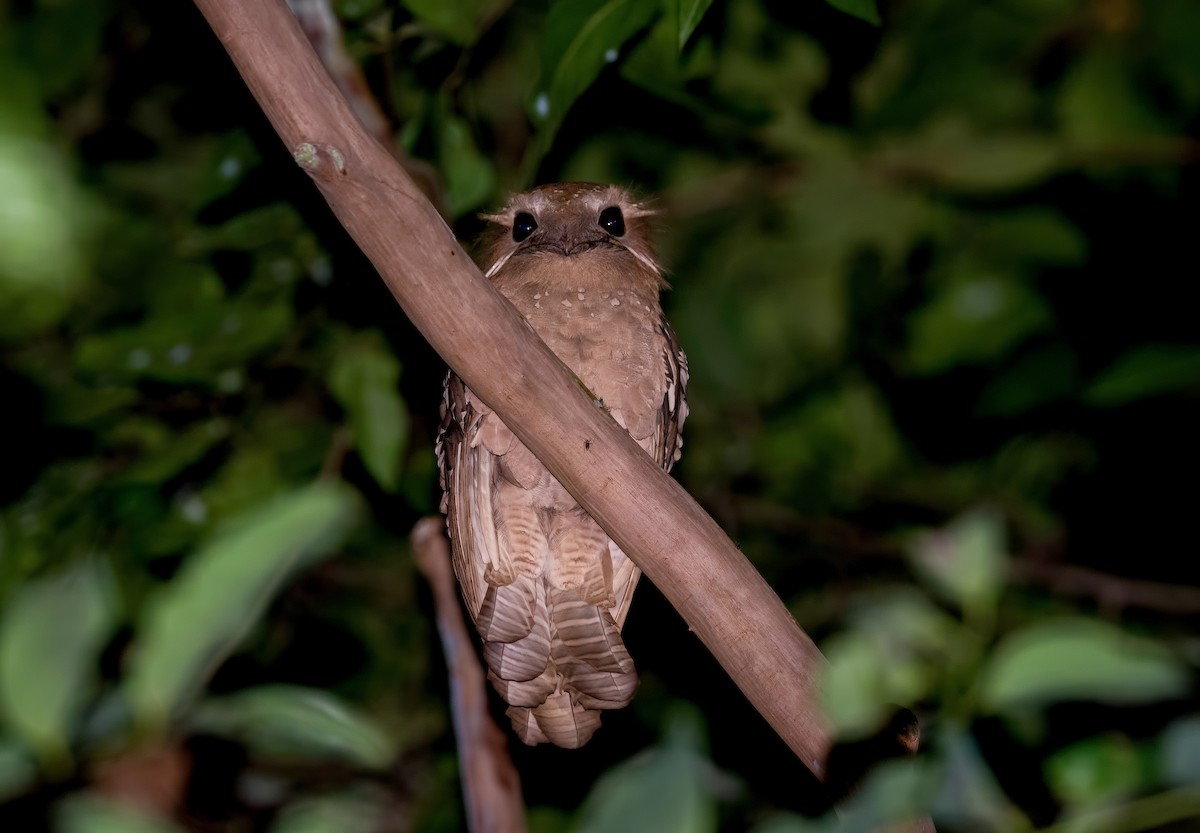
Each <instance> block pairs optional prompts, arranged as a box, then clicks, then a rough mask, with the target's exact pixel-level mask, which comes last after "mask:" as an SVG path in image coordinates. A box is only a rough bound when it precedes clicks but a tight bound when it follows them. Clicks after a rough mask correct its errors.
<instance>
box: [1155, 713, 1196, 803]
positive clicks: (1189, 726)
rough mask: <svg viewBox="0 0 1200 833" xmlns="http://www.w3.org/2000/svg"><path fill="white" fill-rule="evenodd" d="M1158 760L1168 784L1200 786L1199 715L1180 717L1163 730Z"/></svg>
mask: <svg viewBox="0 0 1200 833" xmlns="http://www.w3.org/2000/svg"><path fill="white" fill-rule="evenodd" d="M1160 759H1161V769H1162V773H1163V780H1164V781H1166V782H1167V783H1168V784H1171V785H1172V786H1178V787H1186V786H1196V785H1200V715H1190V716H1188V717H1182V718H1180V719H1179V720H1176V721H1175V722H1174V723H1171V724H1170V725H1169V726H1167V728H1166V729H1164V730H1163V733H1162V749H1161V752H1160Z"/></svg>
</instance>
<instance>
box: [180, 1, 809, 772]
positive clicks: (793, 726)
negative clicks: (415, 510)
mask: <svg viewBox="0 0 1200 833" xmlns="http://www.w3.org/2000/svg"><path fill="white" fill-rule="evenodd" d="M196 5H197V6H198V7H199V8H200V10H201V12H202V13H203V14H204V16H205V17H206V18H207V19H208V22H209V24H210V25H211V26H212V28H213V31H214V32H215V33H216V34H217V36H218V37H219V38H220V40H221V42H222V43H223V44H224V46H225V48H226V49H227V50H228V52H229V54H230V57H231V58H232V59H233V61H234V63H235V64H236V66H237V68H238V71H239V72H240V73H241V75H242V78H243V79H244V80H245V81H246V84H247V86H248V87H249V88H250V91H251V92H252V93H253V94H254V97H255V98H256V99H257V100H258V103H259V104H260V105H261V106H262V108H263V111H264V112H265V113H266V115H267V117H268V118H269V119H270V121H271V123H272V124H273V125H274V127H275V130H276V131H277V132H278V133H279V136H280V138H282V139H283V142H284V144H285V145H286V146H287V147H288V148H289V149H290V150H291V152H292V153H293V155H294V156H295V158H296V161H297V162H298V163H299V164H300V165H301V167H303V168H304V169H305V170H306V171H307V172H308V173H309V174H310V175H311V176H312V178H313V180H314V182H315V183H316V184H317V187H318V188H320V190H321V192H322V194H323V195H324V196H325V199H326V200H327V201H328V202H329V206H330V208H332V209H333V212H334V213H335V214H336V215H337V217H338V219H339V220H340V221H341V222H342V224H343V225H344V226H345V227H346V229H347V230H348V231H349V232H350V234H351V235H352V236H353V237H354V239H355V241H356V242H357V243H358V244H359V246H360V247H361V248H362V250H363V252H364V253H365V254H366V255H367V257H368V258H369V259H370V260H371V262H372V263H373V264H374V265H375V267H376V269H378V270H379V274H380V275H381V276H382V277H383V280H384V281H385V282H386V283H387V285H388V287H389V288H390V289H391V291H392V293H393V294H394V295H395V297H396V300H397V301H398V302H399V303H400V306H401V307H403V309H404V311H405V313H407V314H408V316H409V318H411V319H412V321H413V323H414V324H415V325H416V326H417V328H418V329H419V330H420V331H421V332H422V333H423V334H424V336H425V337H426V338H427V339H428V340H429V343H430V344H431V345H432V346H433V348H434V349H435V350H437V352H438V353H439V354H441V356H442V358H444V359H445V360H446V362H447V363H448V364H449V365H450V366H451V367H452V368H454V370H455V372H456V373H458V374H459V375H460V376H461V377H462V378H463V380H464V381H466V383H467V384H468V385H469V386H470V387H471V389H472V390H474V391H475V392H476V393H477V394H478V395H479V397H480V398H481V399H482V400H483V401H484V402H486V403H487V404H488V405H489V406H491V407H492V408H493V409H495V411H496V413H498V414H499V415H500V416H501V418H503V420H504V421H505V423H507V424H508V425H509V426H510V427H511V428H512V429H513V431H514V432H515V433H516V435H517V436H518V437H519V438H520V439H521V440H522V442H524V443H525V444H526V445H527V446H528V447H529V448H530V449H531V450H532V451H533V452H534V453H535V454H536V455H537V456H538V457H539V458H540V459H541V460H542V462H543V463H544V464H545V465H546V467H547V468H549V469H550V471H551V472H552V473H553V474H554V475H555V477H557V478H558V479H559V480H560V481H561V482H562V483H563V485H564V486H566V488H567V489H568V491H570V492H571V494H572V495H574V497H575V498H576V499H577V500H578V501H579V503H580V505H582V506H583V507H584V508H585V509H586V510H587V511H588V512H589V513H591V515H592V516H593V517H594V518H595V519H596V520H597V521H598V522H599V523H600V525H601V526H602V527H603V528H604V529H605V531H607V532H608V533H609V534H610V535H611V536H612V537H613V539H614V540H615V541H616V542H617V543H618V544H619V545H620V546H621V548H622V549H624V550H625V552H627V553H629V555H630V557H632V558H633V559H634V561H635V562H636V563H637V564H638V566H640V567H641V568H642V570H643V571H644V572H645V574H646V575H647V576H649V578H650V579H651V580H652V581H653V582H654V583H655V584H656V585H657V586H658V587H659V589H661V590H662V592H663V594H664V595H665V596H666V597H667V599H668V600H669V601H670V602H671V604H672V605H674V606H675V609H676V610H678V611H679V613H680V614H681V615H682V616H683V618H684V619H685V620H686V621H687V623H688V625H689V626H690V627H691V628H692V630H693V631H694V632H695V633H696V634H697V635H698V636H699V637H700V639H701V640H703V642H704V644H705V645H706V646H707V647H708V648H709V650H710V651H712V652H713V654H714V655H715V656H716V658H717V660H718V661H719V662H720V663H721V665H722V666H723V667H724V668H725V669H726V671H728V673H729V675H730V676H731V677H732V678H733V680H734V681H735V682H736V683H737V684H738V686H739V687H740V688H741V689H742V691H743V692H744V693H745V694H746V696H747V697H748V698H749V699H750V701H751V702H752V703H753V704H754V706H755V707H756V708H757V709H758V710H759V712H760V713H761V714H762V715H763V716H764V717H765V718H766V719H767V720H768V721H769V722H770V724H771V725H772V726H773V727H774V728H775V730H776V731H777V732H778V733H779V735H780V737H782V738H783V739H784V741H786V742H787V744H788V745H789V746H790V747H791V748H792V749H793V750H794V751H795V753H796V754H797V755H798V756H799V757H800V759H801V760H802V761H803V762H804V764H805V765H807V766H808V767H809V768H810V769H812V770H813V771H814V772H816V773H817V774H818V775H820V774H821V771H822V769H823V762H824V760H825V755H826V752H827V749H828V746H829V737H830V736H829V729H828V725H827V723H826V720H825V718H824V716H823V715H822V712H821V709H820V705H819V696H818V690H817V676H818V673H819V671H820V666H821V664H822V662H823V661H822V658H821V655H820V652H819V651H818V650H817V648H816V646H815V645H814V644H813V643H812V641H811V640H810V639H809V638H808V637H807V636H806V635H805V634H804V632H803V631H801V630H800V628H799V627H798V626H797V625H796V623H795V620H793V619H792V617H791V615H790V614H789V613H788V611H787V609H786V608H785V607H784V605H783V603H782V602H781V601H780V600H779V598H778V597H777V596H776V595H775V593H774V592H773V591H772V590H771V588H770V586H768V585H767V583H766V582H765V581H764V580H763V578H762V576H760V575H759V574H758V572H757V571H756V570H755V569H754V567H753V566H752V565H751V564H750V563H749V562H748V561H747V560H746V559H745V557H744V556H743V555H742V554H741V552H740V551H739V550H738V548H737V547H736V546H735V545H734V544H733V542H732V541H730V540H729V538H728V537H726V535H725V534H724V532H723V531H722V530H721V528H720V527H719V526H717V524H716V522H714V521H713V520H712V518H710V517H709V516H708V515H707V514H706V513H705V512H704V510H703V509H701V508H700V507H699V506H698V505H697V504H696V502H695V501H694V500H692V499H691V497H690V496H689V495H688V494H687V493H686V492H685V491H684V490H683V488H682V487H681V486H680V485H679V484H678V483H676V482H675V481H674V480H672V479H671V478H670V477H669V476H668V475H666V474H665V473H664V472H663V471H662V470H661V469H660V468H659V467H658V466H657V465H655V463H654V461H653V460H651V459H650V457H649V456H648V455H647V454H646V453H645V452H644V451H642V449H641V448H640V447H639V446H638V445H637V444H636V443H635V442H634V441H633V440H632V439H631V438H630V437H629V435H628V434H626V433H625V432H624V431H623V430H622V429H621V428H620V427H619V426H618V425H617V424H616V423H615V422H614V421H613V420H612V419H611V418H610V417H609V416H608V414H607V413H605V412H604V411H603V410H602V409H601V408H599V407H597V405H596V403H595V402H594V401H593V400H592V399H591V398H590V396H589V395H588V394H587V392H586V391H585V390H583V388H582V387H581V386H580V385H579V383H578V380H576V379H575V378H574V377H573V376H572V374H571V373H570V371H568V370H567V369H566V367H565V366H564V365H563V364H562V363H561V362H560V361H559V360H558V359H557V357H555V356H554V354H553V353H551V352H550V350H549V349H548V348H546V346H545V345H544V344H542V342H541V341H540V340H539V339H538V338H537V336H536V335H535V334H534V332H533V329H532V328H531V327H530V326H529V325H528V324H527V323H526V322H525V321H524V320H523V319H522V318H521V317H520V315H519V314H518V313H517V312H516V310H515V309H514V308H513V307H512V306H511V305H510V304H509V303H508V302H507V301H506V300H505V299H504V298H503V297H502V296H501V295H500V294H499V293H498V292H497V291H496V290H495V289H494V288H493V287H492V286H491V284H489V283H488V282H487V281H486V280H485V279H484V278H483V276H482V275H481V274H480V273H479V270H478V269H477V268H476V267H475V265H474V264H473V263H472V262H471V261H470V259H469V258H468V257H467V256H466V255H465V254H464V253H463V250H462V249H461V248H460V247H459V245H458V242H457V241H456V240H455V238H454V235H453V233H452V232H451V231H450V229H449V228H448V227H447V226H446V224H445V223H444V222H443V221H442V219H441V218H440V217H439V216H438V214H437V212H436V211H435V210H434V209H433V207H432V206H430V204H429V203H428V201H426V200H425V198H424V197H423V196H421V194H420V192H419V191H418V190H417V188H416V187H415V186H414V185H413V183H412V181H411V180H410V179H409V178H408V177H407V176H406V175H405V173H404V172H403V170H402V169H401V168H400V166H399V165H397V164H396V161H395V160H394V159H393V158H392V157H391V155H390V154H388V152H387V151H386V150H384V149H383V148H382V147H380V145H379V144H377V143H376V142H375V141H374V140H373V139H371V138H370V137H369V136H368V135H367V134H366V133H365V132H364V131H363V129H362V128H361V127H360V125H359V124H358V122H357V120H356V119H355V117H354V115H353V113H352V112H351V111H350V109H349V108H348V107H347V105H346V102H345V100H344V99H343V98H342V96H341V95H340V94H339V93H338V91H337V89H336V88H335V87H334V85H333V84H332V83H331V82H330V80H329V77H328V75H327V74H326V73H325V70H324V69H323V68H322V67H321V64H320V62H319V60H318V59H317V57H316V55H314V53H313V51H312V49H311V48H310V47H309V45H308V43H307V42H306V40H305V38H304V34H303V33H302V32H301V30H300V28H299V26H298V25H297V23H296V21H295V19H294V18H293V16H292V15H291V13H290V12H289V11H288V9H287V7H286V5H284V2H283V0H254V2H245V0H196Z"/></svg>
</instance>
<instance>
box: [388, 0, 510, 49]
mask: <svg viewBox="0 0 1200 833" xmlns="http://www.w3.org/2000/svg"><path fill="white" fill-rule="evenodd" d="M403 2H404V6H405V8H407V9H408V10H409V11H410V12H412V13H413V16H414V17H416V18H417V20H419V21H421V22H422V23H424V24H425V25H426V26H428V27H429V28H430V29H432V30H433V31H434V32H437V33H438V34H439V35H442V36H444V37H446V38H449V39H450V40H452V41H454V42H455V43H457V44H461V45H466V44H469V43H471V42H473V41H474V40H475V37H476V35H477V34H478V31H479V26H480V24H481V23H482V22H483V21H484V20H485V19H486V18H487V17H489V16H490V14H491V12H492V9H493V7H495V6H497V5H498V2H499V0H403Z"/></svg>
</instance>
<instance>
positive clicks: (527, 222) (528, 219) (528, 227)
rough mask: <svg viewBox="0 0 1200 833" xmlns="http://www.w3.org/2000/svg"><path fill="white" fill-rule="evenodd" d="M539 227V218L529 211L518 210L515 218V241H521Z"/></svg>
mask: <svg viewBox="0 0 1200 833" xmlns="http://www.w3.org/2000/svg"><path fill="white" fill-rule="evenodd" d="M536 229H537V220H535V219H533V215H532V214H530V213H529V212H528V211H518V212H517V216H516V217H514V218H513V242H514V243H521V242H523V241H524V240H526V239H527V238H528V237H529V235H531V234H533V232H534V231H535V230H536Z"/></svg>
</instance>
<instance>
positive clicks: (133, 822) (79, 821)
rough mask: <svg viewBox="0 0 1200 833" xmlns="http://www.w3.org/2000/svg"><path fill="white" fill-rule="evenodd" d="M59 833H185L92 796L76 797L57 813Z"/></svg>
mask: <svg viewBox="0 0 1200 833" xmlns="http://www.w3.org/2000/svg"><path fill="white" fill-rule="evenodd" d="M54 821H55V825H54V830H55V831H56V833H183V831H182V829H181V828H179V827H177V826H175V825H174V824H172V823H171V822H169V821H167V820H166V819H164V818H162V817H160V816H152V815H150V814H149V813H147V812H145V811H142V810H139V809H137V808H135V807H133V806H131V805H130V804H128V803H126V802H124V801H118V800H116V799H113V798H107V797H105V796H101V795H97V794H96V793H91V792H82V793H74V794H72V795H70V796H68V797H67V798H66V799H64V800H63V801H62V802H60V803H59V804H58V806H57V807H56V808H55V812H54Z"/></svg>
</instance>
